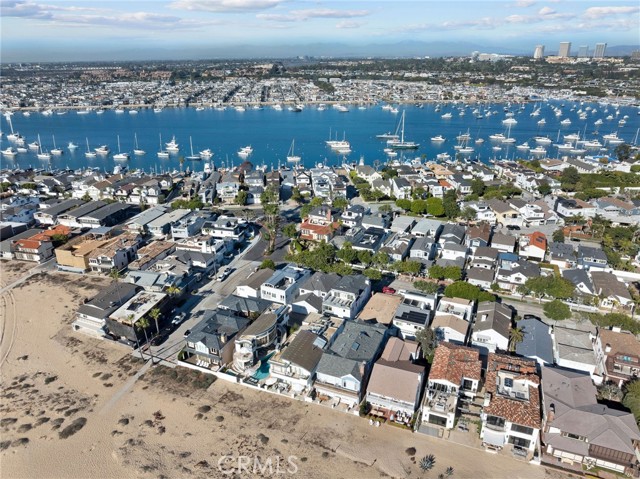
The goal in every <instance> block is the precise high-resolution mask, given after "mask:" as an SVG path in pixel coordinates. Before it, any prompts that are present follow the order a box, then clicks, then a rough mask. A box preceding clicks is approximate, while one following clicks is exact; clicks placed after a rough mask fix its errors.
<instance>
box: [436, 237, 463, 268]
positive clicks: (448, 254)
mask: <svg viewBox="0 0 640 479" xmlns="http://www.w3.org/2000/svg"><path fill="white" fill-rule="evenodd" d="M440 258H441V259H443V260H449V261H459V262H460V263H461V265H462V266H464V263H465V261H466V259H467V246H466V245H464V244H458V243H453V242H447V243H444V244H443V245H442V249H441V252H440Z"/></svg>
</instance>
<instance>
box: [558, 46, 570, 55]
mask: <svg viewBox="0 0 640 479" xmlns="http://www.w3.org/2000/svg"><path fill="white" fill-rule="evenodd" d="M570 55H571V42H560V50H558V56H559V57H562V58H568V57H569V56H570Z"/></svg>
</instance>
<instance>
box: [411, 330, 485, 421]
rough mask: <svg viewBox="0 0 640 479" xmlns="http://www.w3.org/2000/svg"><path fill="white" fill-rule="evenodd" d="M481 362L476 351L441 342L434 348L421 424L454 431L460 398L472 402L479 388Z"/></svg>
mask: <svg viewBox="0 0 640 479" xmlns="http://www.w3.org/2000/svg"><path fill="white" fill-rule="evenodd" d="M481 374H482V362H481V360H480V352H479V351H478V350H477V349H475V348H468V347H466V346H459V345H457V344H453V343H447V342H442V343H440V344H439V345H438V347H437V348H436V351H435V353H434V356H433V362H432V364H431V370H430V371H429V379H428V383H427V384H428V385H427V390H426V392H425V396H424V402H423V405H422V424H423V425H425V426H427V427H433V426H439V427H444V428H446V429H451V428H453V424H454V422H455V417H456V413H457V410H458V399H459V397H461V396H464V397H467V398H470V399H473V398H474V397H475V396H476V393H477V392H478V389H479V388H480V379H481Z"/></svg>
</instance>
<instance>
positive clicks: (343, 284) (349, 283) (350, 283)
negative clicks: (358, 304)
mask: <svg viewBox="0 0 640 479" xmlns="http://www.w3.org/2000/svg"><path fill="white" fill-rule="evenodd" d="M367 281H368V280H367V278H366V277H365V276H363V275H361V274H350V275H349V276H343V277H342V278H340V281H338V283H337V284H334V285H333V287H332V288H331V289H335V290H338V291H346V292H348V293H353V294H355V295H356V296H357V295H359V294H360V293H361V292H362V291H364V290H365V289H366V288H367V286H368V284H367Z"/></svg>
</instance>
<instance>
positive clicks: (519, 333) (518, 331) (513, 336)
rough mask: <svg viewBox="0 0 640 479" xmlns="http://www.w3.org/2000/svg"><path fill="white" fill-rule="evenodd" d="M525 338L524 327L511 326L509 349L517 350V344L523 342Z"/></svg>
mask: <svg viewBox="0 0 640 479" xmlns="http://www.w3.org/2000/svg"><path fill="white" fill-rule="evenodd" d="M523 340H524V330H523V329H522V328H518V327H516V328H511V331H509V351H511V352H513V351H515V350H516V344H518V343H521V342H522V341H523Z"/></svg>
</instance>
